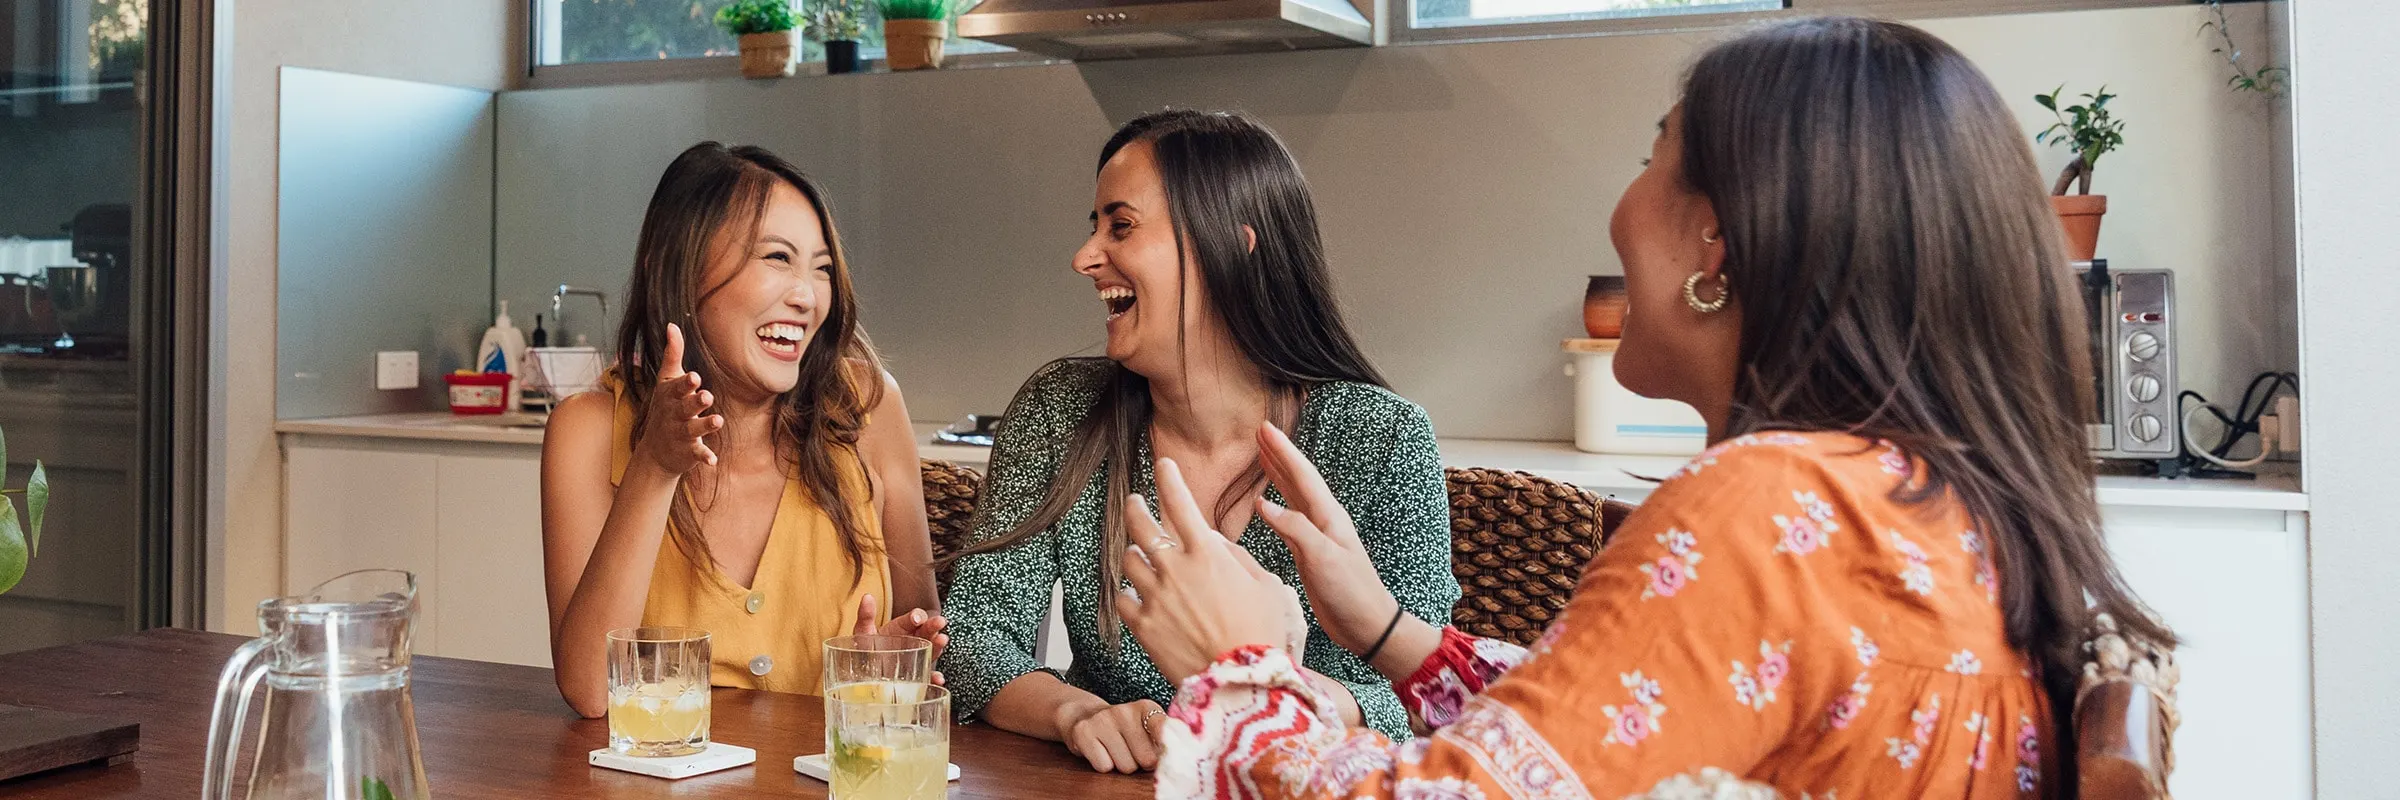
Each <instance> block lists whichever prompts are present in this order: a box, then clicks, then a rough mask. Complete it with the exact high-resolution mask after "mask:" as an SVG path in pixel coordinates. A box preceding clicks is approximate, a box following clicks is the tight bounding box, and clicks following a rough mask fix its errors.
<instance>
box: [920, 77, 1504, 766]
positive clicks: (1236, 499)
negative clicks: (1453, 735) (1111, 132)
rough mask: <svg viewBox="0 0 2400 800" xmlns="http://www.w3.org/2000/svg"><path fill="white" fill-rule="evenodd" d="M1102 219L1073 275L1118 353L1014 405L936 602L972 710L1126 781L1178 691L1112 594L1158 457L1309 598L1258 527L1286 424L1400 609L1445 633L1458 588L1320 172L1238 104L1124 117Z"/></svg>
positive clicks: (1422, 422)
mask: <svg viewBox="0 0 2400 800" xmlns="http://www.w3.org/2000/svg"><path fill="white" fill-rule="evenodd" d="M1092 221H1093V231H1092V236H1091V238H1090V239H1089V240H1087V241H1086V242H1085V243H1084V245H1083V247H1082V248H1081V249H1080V250H1078V251H1077V252H1076V254H1075V262H1074V266H1075V270H1076V271H1077V272H1078V273H1081V274H1083V275H1085V276H1086V277H1089V278H1091V279H1092V280H1093V283H1094V286H1095V288H1096V289H1097V291H1098V294H1099V298H1100V300H1101V302H1102V303H1103V306H1104V308H1105V311H1106V312H1107V317H1106V318H1107V323H1106V324H1107V330H1108V357H1107V358H1083V359H1062V360H1059V361H1055V362H1052V363H1050V364H1049V365H1047V366H1044V367H1043V368H1042V369H1041V370H1040V371H1038V372H1036V373H1035V374H1034V375H1033V377H1032V378H1031V379H1029V380H1027V381H1026V382H1025V386H1024V388H1022V389H1020V390H1018V392H1017V397H1016V399H1015V400H1014V401H1013V402H1011V403H1010V404H1009V409H1008V415H1007V418H1006V419H1007V421H1006V422H1005V423H1004V424H1003V426H1002V427H1001V429H1000V433H999V436H998V441H997V442H996V443H995V445H994V447H993V449H992V462H991V474H990V476H989V478H988V481H987V483H986V485H985V489H984V495H983V503H982V505H981V507H980V508H979V509H978V510H977V512H976V519H975V523H974V531H973V534H972V538H973V543H972V545H971V546H970V547H969V548H968V549H967V551H966V553H965V555H963V556H962V557H960V558H959V559H958V561H957V571H956V573H955V576H954V578H953V581H952V588H951V593H950V595H949V598H948V600H947V601H946V602H945V603H944V610H945V612H946V613H947V614H949V617H950V649H949V651H948V653H947V654H946V655H944V656H943V659H942V669H943V671H944V672H945V674H946V675H947V677H948V679H949V683H950V687H951V689H952V691H953V692H954V695H953V698H954V703H955V711H956V712H957V714H958V717H959V718H960V719H961V720H962V721H967V720H974V719H981V720H983V721H985V722H988V723H990V724H992V725H995V726H997V727H1000V728H1004V729H1007V730H1011V731H1016V732H1018V733H1023V734H1026V735H1029V736H1036V737H1040V738H1044V739H1050V740H1053V741H1060V742H1064V743H1065V744H1066V745H1067V747H1068V749H1070V750H1072V751H1073V752H1075V753H1076V754H1077V755H1079V756H1081V757H1083V758H1084V759H1086V760H1087V761H1089V762H1090V763H1091V765H1092V768H1093V769H1096V770H1101V771H1117V772H1134V771H1137V770H1146V769H1150V768H1152V767H1153V766H1155V765H1156V763H1157V752H1158V751H1157V739H1156V736H1157V732H1158V731H1159V730H1160V728H1159V725H1158V723H1159V718H1160V716H1161V715H1163V713H1164V710H1163V709H1164V706H1165V704H1166V703H1167V702H1168V701H1169V700H1171V699H1172V697H1173V695H1174V687H1173V686H1171V685H1170V684H1168V683H1167V682H1166V680H1165V679H1163V678H1161V677H1160V676H1159V674H1158V670H1157V669H1156V668H1155V667H1153V666H1152V665H1151V663H1150V659H1149V657H1148V656H1147V655H1146V654H1145V653H1144V652H1143V651H1142V648H1141V645H1140V644H1139V643H1137V642H1135V641H1134V639H1133V637H1132V636H1131V635H1130V634H1129V633H1127V632H1126V631H1125V630H1124V629H1123V626H1122V624H1121V622H1120V621H1119V620H1118V619H1117V616H1116V611H1115V608H1114V606H1113V603H1111V602H1109V600H1110V598H1112V597H1113V596H1114V593H1115V592H1118V591H1123V590H1124V589H1123V586H1124V584H1123V581H1122V579H1121V578H1120V576H1119V574H1118V573H1119V569H1118V564H1119V558H1120V557H1121V554H1122V553H1124V552H1125V548H1126V539H1125V531H1124V519H1125V514H1124V513H1123V509H1124V507H1125V504H1128V503H1141V502H1144V501H1143V500H1142V499H1141V498H1143V497H1148V496H1151V495H1152V493H1153V492H1154V488H1153V483H1152V477H1151V465H1152V464H1153V463H1154V461H1155V459H1157V458H1160V457H1167V458H1172V459H1174V460H1175V462H1176V463H1177V464H1179V465H1181V467H1182V471H1183V476H1184V479H1185V480H1186V481H1187V482H1188V483H1190V484H1191V486H1192V488H1193V492H1194V495H1195V497H1197V498H1198V500H1199V502H1200V504H1201V505H1202V507H1203V508H1208V509H1211V512H1212V513H1213V514H1214V521H1216V522H1218V523H1220V524H1219V528H1218V529H1219V530H1226V531H1241V532H1242V534H1241V538H1240V543H1241V545H1242V546H1243V548H1244V549H1246V550H1247V551H1248V552H1250V554H1251V555H1252V556H1253V557H1255V558H1256V559H1257V560H1258V562H1259V564H1260V565H1262V566H1264V567H1265V568H1266V569H1268V570H1270V571H1272V572H1274V573H1275V574H1277V575H1280V576H1282V577H1283V579H1284V582H1285V583H1286V584H1287V585H1289V586H1292V587H1298V586H1299V585H1300V581H1299V575H1298V572H1297V569H1296V568H1295V567H1294V565H1293V563H1292V556H1291V553H1290V551H1289V550H1287V549H1285V547H1284V544H1283V542H1282V541H1281V540H1280V539H1278V538H1276V536H1275V534H1274V533H1273V532H1272V530H1270V529H1269V528H1268V527H1267V526H1266V525H1265V524H1263V523H1261V522H1259V521H1257V520H1256V518H1255V517H1254V516H1253V514H1254V511H1255V509H1256V504H1257V503H1258V502H1259V500H1261V499H1262V498H1263V499H1266V500H1272V501H1280V500H1281V499H1282V498H1280V497H1277V496H1275V493H1274V491H1273V489H1272V488H1271V487H1269V486H1267V483H1266V480H1265V476H1264V473H1263V472H1262V471H1261V469H1260V467H1259V461H1258V455H1259V444H1258V440H1257V435H1258V432H1259V430H1260V426H1261V425H1262V424H1263V423H1273V424H1275V425H1277V426H1278V427H1281V428H1284V429H1286V430H1290V431H1291V432H1292V436H1293V438H1294V440H1295V441H1296V442H1297V443H1298V444H1299V446H1300V448H1301V449H1302V450H1303V451H1304V452H1306V453H1307V454H1308V456H1309V458H1310V459H1311V460H1312V461H1315V462H1316V463H1317V464H1318V465H1320V468H1321V469H1322V470H1323V471H1324V473H1325V476H1326V480H1327V482H1328V483H1330V484H1331V485H1332V488H1333V491H1334V494H1335V495H1336V496H1338V497H1340V498H1341V500H1342V503H1343V505H1344V507H1346V508H1350V509H1353V511H1354V514H1355V516H1356V517H1357V518H1358V520H1359V533H1360V537H1361V539H1363V540H1364V541H1365V543H1366V547H1367V550H1368V553H1369V554H1370V556H1372V558H1373V560H1374V561H1375V565H1376V568H1377V570H1378V572H1379V573H1380V574H1381V575H1382V578H1383V582H1384V584H1385V585H1386V586H1388V587H1389V588H1390V589H1391V591H1392V595H1393V597H1394V598H1395V599H1396V601H1397V603H1398V605H1399V606H1400V608H1401V609H1405V610H1407V611H1408V613H1410V614H1412V615H1415V616H1418V617H1420V618H1423V619H1426V620H1431V621H1446V620H1448V619H1449V616H1450V607H1451V605H1452V604H1453V603H1455V602H1457V600H1458V594H1459V592H1458V583H1457V581H1456V580H1455V579H1453V578H1452V577H1451V574H1450V516H1449V500H1448V493H1447V491H1446V489H1445V486H1444V483H1443V480H1442V464H1441V454H1440V453H1439V451H1437V450H1436V449H1435V446H1434V438H1433V425H1432V423H1431V422H1430V421H1429V420H1427V419H1426V416H1425V411H1424V409H1422V408H1419V407H1418V406H1417V405H1416V404H1414V403H1411V402H1409V401H1408V400H1406V399H1403V398H1401V397H1400V396H1398V395H1395V394H1393V393H1391V391H1389V390H1387V389H1385V388H1383V380H1382V378H1381V376H1379V375H1378V374H1377V373H1376V372H1375V370H1374V368H1373V367H1372V366H1369V365H1368V364H1367V361H1366V358H1365V357H1364V356H1363V355H1361V354H1360V352H1359V350H1358V346H1357V344H1356V343H1355V342H1354V341H1353V339H1352V338H1351V336H1350V334H1349V331H1348V330H1347V329H1346V328H1345V327H1344V326H1343V324H1342V321H1341V316H1340V314H1339V313H1338V311H1337V310H1336V308H1335V304H1334V302H1333V296H1332V290H1331V287H1330V280H1329V278H1328V277H1327V272H1326V268H1325V261H1324V252H1323V247H1322V245H1321V244H1320V242H1319V241H1318V237H1317V227H1316V215H1315V210H1314V208H1313V206H1312V204H1311V202H1310V200H1309V198H1308V186H1307V183H1306V181H1305V180H1303V179H1302V178H1301V176H1300V171H1299V167H1298V165H1297V164H1296V163H1294V162H1293V160H1292V157H1291V154H1290V153H1289V152H1288V151H1286V150H1285V149H1284V147H1283V145H1282V143H1281V142H1280V141H1278V140H1276V138H1275V135H1274V134H1273V133H1272V132H1270V131H1268V130H1267V129H1266V128H1264V127H1263V126H1260V125H1258V124H1257V123H1256V122H1253V121H1251V120H1249V119H1248V118H1246V117H1242V116H1239V115H1234V114H1225V113H1208V112H1196V111H1165V112H1159V113H1155V114H1150V115H1147V116H1144V117H1141V118H1139V119H1136V120H1134V121H1132V122H1130V123H1127V124H1126V126H1125V127H1124V128H1123V129H1121V130H1119V131H1118V132H1117V135H1116V137H1115V138H1113V139H1111V140H1110V141H1109V143H1108V146H1107V147H1106V148H1105V149H1104V150H1103V151H1102V153H1101V166H1100V174H1099V183H1098V189H1097V192H1096V194H1095V197H1094V203H1093V216H1092ZM1053 583H1062V584H1063V587H1064V591H1065V598H1066V603H1065V613H1066V619H1067V629H1068V634H1069V636H1068V638H1069V643H1070V645H1071V646H1072V648H1073V650H1074V654H1075V663H1074V667H1073V669H1071V670H1069V671H1068V672H1067V674H1065V675H1064V676H1061V675H1059V674H1057V673H1055V672H1053V671H1050V670H1047V669H1045V668H1044V667H1043V665H1042V664H1041V662H1040V661H1039V660H1038V658H1037V654H1036V653H1035V652H1034V639H1035V635H1036V633H1037V632H1038V631H1039V630H1040V628H1041V626H1042V624H1043V618H1044V616H1045V615H1046V613H1047V611H1048V609H1049V606H1050V597H1051V595H1050V587H1051V585H1052V584H1053ZM1397 610H1399V609H1383V610H1381V611H1379V612H1369V613H1383V614H1385V615H1386V616H1390V615H1391V612H1394V611H1397ZM1308 622H1309V624H1308V631H1309V633H1308V641H1307V642H1306V643H1305V649H1306V656H1305V658H1304V659H1303V663H1304V664H1305V665H1306V666H1307V669H1308V675H1309V679H1310V680H1312V681H1315V682H1317V683H1319V684H1320V685H1321V686H1322V687H1323V688H1325V689H1327V690H1328V694H1329V695H1330V696H1332V697H1334V698H1336V702H1337V705H1338V706H1339V708H1338V709H1337V711H1338V712H1339V713H1341V714H1342V715H1343V716H1345V717H1347V718H1349V719H1350V720H1351V722H1353V723H1354V724H1358V723H1363V724H1365V725H1368V726H1370V727H1374V728H1376V729H1379V730H1382V731H1384V732H1385V733H1388V734H1391V735H1394V736H1405V735H1407V732H1408V717H1407V712H1406V711H1404V710H1403V709H1402V707H1401V705H1400V702H1399V699H1398V698H1397V697H1395V696H1394V695H1393V694H1392V688H1391V686H1390V684H1389V683H1388V682H1387V681H1385V679H1384V678H1383V677H1381V676H1380V675H1378V674H1377V673H1376V672H1375V671H1374V670H1373V669H1372V668H1369V667H1368V666H1367V665H1366V663H1365V662H1363V661H1361V660H1360V659H1359V658H1357V657H1356V656H1353V655H1352V654H1350V653H1348V652H1346V651H1344V650H1342V649H1341V648H1339V647H1335V646H1334V645H1333V643H1332V641H1331V640H1329V639H1327V638H1325V634H1324V632H1323V629H1322V627H1320V626H1319V625H1318V624H1317V621H1316V620H1314V619H1310V620H1309V621H1308Z"/></svg>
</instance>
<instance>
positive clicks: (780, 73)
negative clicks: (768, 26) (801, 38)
mask: <svg viewBox="0 0 2400 800" xmlns="http://www.w3.org/2000/svg"><path fill="white" fill-rule="evenodd" d="M741 43H742V77H744V78H789V77H791V76H792V73H793V72H795V71H797V70H798V69H799V66H800V58H799V47H797V45H798V44H799V42H798V41H797V40H795V39H794V38H793V37H792V32H791V31H775V32H773V33H745V34H742V37H741Z"/></svg>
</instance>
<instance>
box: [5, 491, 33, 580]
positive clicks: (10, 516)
mask: <svg viewBox="0 0 2400 800" xmlns="http://www.w3.org/2000/svg"><path fill="white" fill-rule="evenodd" d="M32 557H33V554H32V553H29V552H27V551H26V550H25V534H24V532H22V531H19V530H17V504H16V503H15V502H14V501H11V500H9V499H7V498H4V497H0V594H7V593H8V590H10V589H14V588H17V581H21V580H24V579H25V562H26V561H27V560H29V559H31V558H32Z"/></svg>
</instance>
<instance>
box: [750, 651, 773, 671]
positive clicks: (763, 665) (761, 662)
mask: <svg viewBox="0 0 2400 800" xmlns="http://www.w3.org/2000/svg"><path fill="white" fill-rule="evenodd" d="M774 668H775V657H774V656H769V655H765V654H760V655H759V657H757V658H753V659H750V674H752V675H765V674H767V672H768V671H769V670H773V669H774Z"/></svg>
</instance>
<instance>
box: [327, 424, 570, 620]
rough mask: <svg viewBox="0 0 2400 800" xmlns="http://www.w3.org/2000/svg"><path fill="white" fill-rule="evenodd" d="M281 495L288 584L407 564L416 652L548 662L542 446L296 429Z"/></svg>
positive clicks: (403, 567) (405, 565) (396, 567)
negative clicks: (412, 581) (413, 593)
mask: <svg viewBox="0 0 2400 800" xmlns="http://www.w3.org/2000/svg"><path fill="white" fill-rule="evenodd" d="M283 496H284V589H285V591H287V592H297V591H304V590H306V589H307V588H308V587H310V586H313V585H315V584H316V583H318V582H319V581H323V580H325V579H326V578H330V577H333V576H335V575H339V574H342V573H344V572H349V571H351V570H356V569H370V568H378V567H388V568H394V569H405V570H408V571H410V572H414V573H416V574H417V593H418V618H417V636H416V652H417V653H418V654H420V655H434V656H450V657H454V658H469V659H475V660H478V661H498V662H504V663H514V664H530V665H533V666H543V667H546V666H549V665H550V632H549V631H550V628H549V611H548V606H547V603H546V601H545V599H544V597H543V592H542V526H541V456H540V450H539V449H538V448H530V447H523V446H517V445H492V444H462V443H450V442H415V441H405V440H378V439H367V438H353V437H334V436H308V435H287V436H286V437H285V442H284V493H283Z"/></svg>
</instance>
